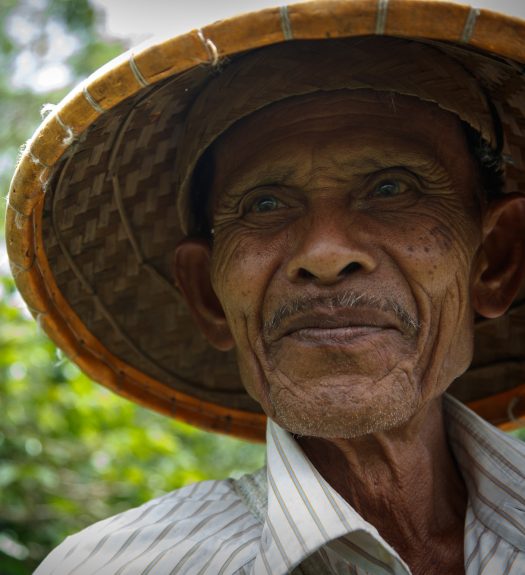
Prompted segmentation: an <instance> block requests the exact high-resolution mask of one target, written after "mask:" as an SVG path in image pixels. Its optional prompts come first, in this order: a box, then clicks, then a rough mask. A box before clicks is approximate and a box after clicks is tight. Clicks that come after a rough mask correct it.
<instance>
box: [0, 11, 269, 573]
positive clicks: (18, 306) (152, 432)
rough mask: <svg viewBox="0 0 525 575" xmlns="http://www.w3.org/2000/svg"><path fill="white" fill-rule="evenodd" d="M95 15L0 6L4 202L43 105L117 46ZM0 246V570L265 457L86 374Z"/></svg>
mask: <svg viewBox="0 0 525 575" xmlns="http://www.w3.org/2000/svg"><path fill="white" fill-rule="evenodd" d="M99 18H100V16H99V15H97V13H96V12H95V11H94V10H93V8H92V7H91V5H90V4H89V2H88V1H87V0H75V1H74V2H73V1H70V0H19V1H16V0H2V2H1V3H0V111H1V117H2V121H1V122H0V185H1V187H2V198H4V200H5V198H6V196H7V189H8V182H9V178H10V176H11V174H12V172H13V170H14V165H15V162H16V157H17V154H18V150H19V147H20V145H21V144H22V143H23V142H24V141H26V140H27V138H28V137H30V136H31V133H32V132H33V130H34V129H35V128H36V126H37V125H38V123H39V121H40V117H39V111H40V108H41V107H42V105H43V104H45V103H47V102H52V103H56V102H58V101H59V100H60V99H61V97H62V96H63V95H64V94H65V92H66V89H67V88H69V87H71V85H72V84H74V83H76V82H77V81H78V80H80V79H82V78H83V77H85V76H86V75H88V74H89V73H90V72H91V71H93V70H94V69H96V68H97V67H98V66H100V65H102V64H103V63H105V62H107V61H108V60H110V59H111V58H112V57H113V56H116V55H117V54H119V53H120V52H122V51H123V49H124V48H125V46H122V45H121V44H119V43H116V42H108V41H107V40H104V39H101V38H100V36H99V34H98V21H99ZM0 205H1V208H0V218H1V221H3V219H4V218H3V216H4V208H5V203H4V202H1V204H0ZM0 242H2V244H3V232H2V234H0ZM0 247H2V246H0ZM1 253H2V255H1V258H2V260H1V262H0V402H1V403H0V415H1V419H0V573H1V574H2V575H19V574H24V575H25V574H27V573H31V572H32V571H33V570H34V568H35V567H36V565H37V564H38V563H39V561H40V560H41V559H42V558H43V557H44V556H45V555H46V554H47V553H48V552H49V551H50V549H51V548H52V547H54V546H55V545H57V544H58V543H59V542H60V541H61V540H62V539H64V537H66V536H67V535H69V534H71V533H73V532H76V531H78V530H79V529H82V528H83V527H84V526H86V525H88V524H90V523H93V522H94V521H97V520H98V519H101V518H103V517H107V516H109V515H112V514H115V513H118V512H119V511H123V510H125V509H128V508H130V507H132V506H136V505H139V504H141V503H142V502H144V501H146V500H148V499H151V498H152V497H156V496H158V495H161V494H162V493H164V492H166V491H169V490H172V489H175V488H177V487H180V486H181V485H184V484H187V483H191V482H194V481H200V480H203V479H208V478H222V477H226V476H228V475H240V474H242V473H244V472H246V471H250V470H253V469H256V468H257V467H259V466H260V465H262V464H263V460H264V450H263V448H262V446H254V445H251V444H247V443H244V442H240V441H236V440H233V439H229V438H226V437H222V436H217V435H213V434H208V433H204V432H201V431H198V430H196V429H193V428H191V427H190V426H187V425H184V424H180V423H178V422H174V421H171V420H168V419H167V418H164V417H162V416H160V415H157V414H155V413H152V412H149V411H147V410H145V409H143V408H140V407H137V406H135V405H133V404H132V403H130V402H129V401H126V400H124V399H122V398H119V397H118V396H116V395H114V394H112V393H111V392H109V391H107V390H105V389H104V388H102V387H100V386H97V385H95V384H93V383H92V382H90V381H89V380H88V379H87V378H86V377H85V376H83V375H82V374H81V373H80V372H79V370H78V369H77V368H76V367H75V366H74V365H72V364H71V363H70V362H69V361H67V360H66V359H64V358H63V357H61V355H60V353H59V352H58V351H57V349H56V348H55V346H54V345H53V344H52V343H51V342H50V341H49V340H48V339H47V338H46V337H45V336H44V335H43V334H42V333H40V331H39V330H38V327H37V325H36V323H35V321H34V320H32V319H31V318H29V317H28V314H27V312H26V311H25V308H24V306H23V303H22V302H21V300H20V298H19V296H18V294H17V292H16V290H15V287H14V283H13V281H12V279H10V277H9V272H8V269H7V263H6V259H5V255H4V251H3V249H2V252H1Z"/></svg>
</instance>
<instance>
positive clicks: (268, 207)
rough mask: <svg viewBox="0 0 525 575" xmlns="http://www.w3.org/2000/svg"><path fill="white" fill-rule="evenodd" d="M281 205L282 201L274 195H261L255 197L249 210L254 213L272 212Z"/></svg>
mask: <svg viewBox="0 0 525 575" xmlns="http://www.w3.org/2000/svg"><path fill="white" fill-rule="evenodd" d="M282 206H283V203H282V202H281V201H280V200H278V199H277V198H276V197H275V196H263V197H261V198H257V199H256V200H255V201H254V202H253V203H252V205H251V206H250V211H252V212H255V213H256V214H261V213H263V212H272V211H273V210H277V209H279V208H280V207H282Z"/></svg>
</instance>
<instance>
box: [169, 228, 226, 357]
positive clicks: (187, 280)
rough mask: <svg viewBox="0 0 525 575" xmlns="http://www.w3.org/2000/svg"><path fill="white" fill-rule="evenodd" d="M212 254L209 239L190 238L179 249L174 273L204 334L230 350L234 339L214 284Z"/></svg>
mask: <svg viewBox="0 0 525 575" xmlns="http://www.w3.org/2000/svg"><path fill="white" fill-rule="evenodd" d="M210 254H211V250H210V246H209V243H208V242H207V241H206V240H203V239H198V238H186V239H184V240H182V242H180V243H179V245H178V246H177V247H176V248H175V253H174V255H173V259H172V273H173V277H174V279H175V283H176V285H177V287H178V288H179V289H180V291H181V292H182V295H183V296H184V299H185V300H186V302H187V304H188V306H189V308H190V311H191V315H192V316H193V319H194V320H195V322H196V323H197V325H198V326H199V328H200V330H201V333H202V334H203V335H204V336H205V337H206V339H207V340H208V341H209V342H210V344H211V345H212V346H213V347H215V348H216V349H218V350H219V351H229V350H230V349H232V348H233V347H234V340H233V337H232V334H231V331H230V328H229V327H228V322H227V321H226V317H225V315H224V311H223V309H222V306H221V303H220V302H219V300H218V298H217V295H216V294H215V291H214V290H213V287H212V285H211V278H210Z"/></svg>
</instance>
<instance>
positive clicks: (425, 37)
mask: <svg viewBox="0 0 525 575" xmlns="http://www.w3.org/2000/svg"><path fill="white" fill-rule="evenodd" d="M378 34H383V35H391V36H397V37H404V38H412V39H417V40H419V41H425V42H432V43H434V44H435V45H439V46H441V47H442V48H443V49H444V50H447V51H449V52H450V53H451V54H453V55H454V57H457V58H459V59H460V60H461V61H462V62H463V63H464V65H465V66H467V67H469V69H470V71H471V72H472V73H474V74H475V75H477V76H479V77H480V81H481V83H482V84H483V86H484V88H485V89H486V90H487V92H488V93H489V97H490V98H491V100H492V101H493V102H494V103H495V105H496V108H497V110H498V112H499V114H500V117H501V118H502V129H503V134H504V144H505V147H504V150H503V152H504V154H506V156H507V157H508V158H509V164H508V165H507V167H506V174H505V175H506V179H507V185H508V188H509V189H512V190H513V191H521V192H525V79H524V76H523V63H524V62H525V42H524V41H523V38H525V23H524V22H523V21H521V20H518V19H514V18H511V17H507V16H504V15H500V14H496V13H493V12H490V11H485V10H476V9H471V8H469V7H466V6H460V5H457V4H454V3H449V2H444V1H441V0H439V1H433V2H427V1H421V0H412V1H410V0H403V1H401V0H391V1H390V2H389V3H387V2H377V1H368V0H354V1H348V0H324V1H319V2H307V3H304V4H294V5H291V6H289V7H286V8H272V9H266V10H263V11H261V12H257V13H252V14H248V15H243V16H239V17H237V18H233V19H230V20H225V21H221V22H217V23H215V24H212V25H210V26H208V27H205V28H203V29H202V30H198V31H193V32H190V33H188V34H185V35H183V36H179V37H176V38H172V39H169V40H167V41H165V42H162V43H158V44H154V45H151V46H148V47H145V48H143V49H141V50H140V51H136V52H129V53H126V54H124V55H123V56H122V57H120V58H118V59H117V60H115V61H113V62H111V63H110V64H108V65H107V66H105V67H104V68H102V69H101V70H99V71H98V72H97V73H95V74H94V75H93V76H91V77H90V78H89V79H88V80H87V81H86V82H85V83H84V84H83V85H81V86H80V87H79V88H77V89H76V90H75V91H73V92H72V93H71V94H70V95H69V96H68V97H66V98H65V99H64V101H62V102H61V103H60V104H59V105H58V106H57V108H56V109H55V110H54V111H53V112H52V113H51V114H50V115H49V116H48V117H47V118H46V119H45V121H44V122H43V124H42V126H41V127H40V128H39V130H38V131H37V132H36V134H35V136H34V137H33V138H32V139H31V141H30V142H29V143H28V146H27V147H26V149H25V151H24V154H23V155H22V157H21V160H20V163H19V165H18V167H17V170H16V173H15V175H14V178H13V182H12V185H11V190H10V195H9V205H8V210H7V227H6V229H7V237H8V242H7V244H8V252H9V258H10V262H11V266H12V270H13V273H14V276H15V279H16V282H17V285H18V288H19V290H20V291H21V293H22V295H23V297H24V298H25V300H26V302H27V304H28V307H29V309H30V310H31V311H32V313H33V314H34V315H35V316H37V317H38V319H39V321H40V323H41V325H42V327H43V329H44V330H45V331H46V333H48V334H49V336H50V337H51V338H52V339H53V340H54V341H55V342H56V344H57V345H58V346H59V347H61V348H62V349H63V350H64V351H65V353H66V354H67V355H68V356H69V357H70V358H71V359H72V360H73V361H75V362H76V363H77V364H78V365H79V366H80V367H81V369H83V370H84V371H85V372H86V373H87V374H88V375H89V376H90V377H91V378H92V379H94V380H96V381H98V382H99V383H102V384H103V385H105V386H107V387H109V388H111V389H112V390H114V391H116V392H117V393H119V394H121V395H123V396H125V397H128V398H130V399H132V400H134V401H137V402H138V403H141V404H143V405H146V406H148V407H151V408H153V409H155V410H157V411H160V412H162V413H164V414H167V415H170V416H173V417H177V418H179V419H181V420H184V421H186V422H189V423H192V424H194V425H197V426H199V427H202V428H204V429H208V430H212V431H220V432H224V433H229V434H232V435H235V436H238V437H243V438H246V439H254V440H257V439H263V437H264V427H265V417H264V415H263V414H262V413H261V412H260V410H259V406H258V405H257V404H256V403H255V402H254V401H253V400H252V399H251V398H249V397H248V396H247V394H246V393H245V392H244V390H243V387H242V384H241V382H240V379H239V376H238V372H237V367H236V361H235V356H234V354H233V353H232V354H223V353H220V352H217V351H214V350H213V349H211V347H210V346H209V345H208V344H207V343H206V342H205V341H204V339H203V338H202V337H201V335H200V334H199V333H198V331H197V329H196V328H195V326H194V325H193V323H192V321H191V318H190V317H189V313H188V311H187V310H186V306H185V304H184V303H183V301H182V299H181V297H180V295H179V294H178V293H177V291H176V289H175V288H174V287H173V283H172V281H171V273H170V270H169V267H170V263H169V258H168V254H169V253H170V251H171V250H172V249H173V248H174V247H175V245H176V244H177V243H178V241H180V239H181V238H182V234H181V231H180V227H179V223H178V219H177V216H176V208H175V204H176V191H175V190H174V189H173V178H172V173H173V162H174V161H176V156H177V135H178V133H180V130H181V128H182V125H183V123H184V118H185V114H186V113H187V110H188V108H189V106H190V104H191V102H192V100H193V98H194V96H195V94H196V93H198V92H199V90H201V89H202V87H203V86H204V85H206V83H207V82H208V81H209V79H210V78H211V77H213V75H214V74H216V71H217V67H218V66H219V67H220V66H221V65H223V63H224V62H225V61H226V60H228V59H235V58H236V57H237V55H239V54H242V53H245V52H246V51H249V50H254V49H258V48H263V47H265V46H270V45H273V44H277V43H280V42H286V41H294V40H323V39H326V38H345V37H356V36H370V35H378ZM510 157H512V163H510V161H511V160H510ZM524 301H525V288H524V287H523V286H522V289H521V291H520V294H519V296H518V298H517V299H516V302H515V304H514V306H513V307H512V309H511V310H510V311H509V313H508V314H507V315H506V316H505V317H503V318H501V319H497V320H484V321H481V322H479V325H477V326H476V345H475V357H474V361H473V363H472V367H471V369H470V370H469V371H468V372H467V373H466V374H465V375H464V376H462V377H461V378H460V379H459V380H457V381H456V382H454V384H453V386H452V387H451V391H452V393H454V394H455V395H456V397H458V398H459V399H461V400H462V401H464V402H466V403H469V404H470V405H471V406H472V407H474V408H475V409H476V410H477V411H478V412H479V413H480V414H481V415H483V416H484V417H485V418H487V419H489V420H490V421H492V422H493V423H496V424H499V425H503V426H506V427H510V426H512V425H517V424H518V423H517V422H516V420H518V419H519V417H520V415H523V414H525V361H524V358H525V349H524V344H523V342H524V336H525V328H524V327H523V326H524V317H525V311H524V309H523V308H524ZM511 420H512V421H511Z"/></svg>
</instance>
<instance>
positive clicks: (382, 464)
mask: <svg viewBox="0 0 525 575" xmlns="http://www.w3.org/2000/svg"><path fill="white" fill-rule="evenodd" d="M297 441H298V443H299V445H300V446H301V447H302V449H303V451H304V452H305V454H306V455H307V456H308V458H309V459H310V461H311V462H312V463H313V465H314V466H315V467H316V468H317V470H318V471H319V472H320V473H321V475H322V476H323V477H324V478H325V480H326V481H327V482H328V483H329V484H330V485H331V486H332V487H333V488H334V489H335V490H336V491H337V492H338V493H339V494H340V495H341V496H342V497H344V498H345V499H346V501H347V502H348V503H349V504H350V505H351V506H352V507H353V508H354V509H355V510H356V511H357V512H358V513H359V514H360V515H361V516H362V517H363V518H364V519H365V520H367V521H368V522H369V523H371V524H372V525H374V526H375V527H376V528H377V529H378V531H379V533H380V534H381V535H382V536H383V537H384V539H385V540H386V541H388V542H389V543H390V544H391V545H392V546H393V547H394V548H395V549H396V551H398V553H399V554H400V556H401V557H402V558H403V559H404V560H405V561H406V562H407V563H408V564H409V566H410V567H411V569H412V571H413V573H414V574H416V573H426V574H432V573H434V572H435V573H445V572H446V573H451V574H452V573H456V572H458V573H463V529H464V518H465V511H466V503H467V492H466V488H465V484H464V482H463V479H462V477H461V475H460V473H459V471H458V469H457V466H456V463H455V460H454V457H453V455H452V452H451V450H450V447H449V445H448V442H447V437H446V432H445V427H444V421H443V412H442V406H441V401H435V402H434V403H433V404H432V405H431V406H429V407H428V409H426V410H423V412H421V413H419V414H418V416H417V418H415V419H414V420H411V421H410V422H409V423H408V424H407V425H405V426H403V427H402V428H398V429H395V430H389V431H387V432H381V433H376V434H371V435H367V436H365V437H360V438H357V439H356V438H353V439H321V438H313V437H300V438H297Z"/></svg>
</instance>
